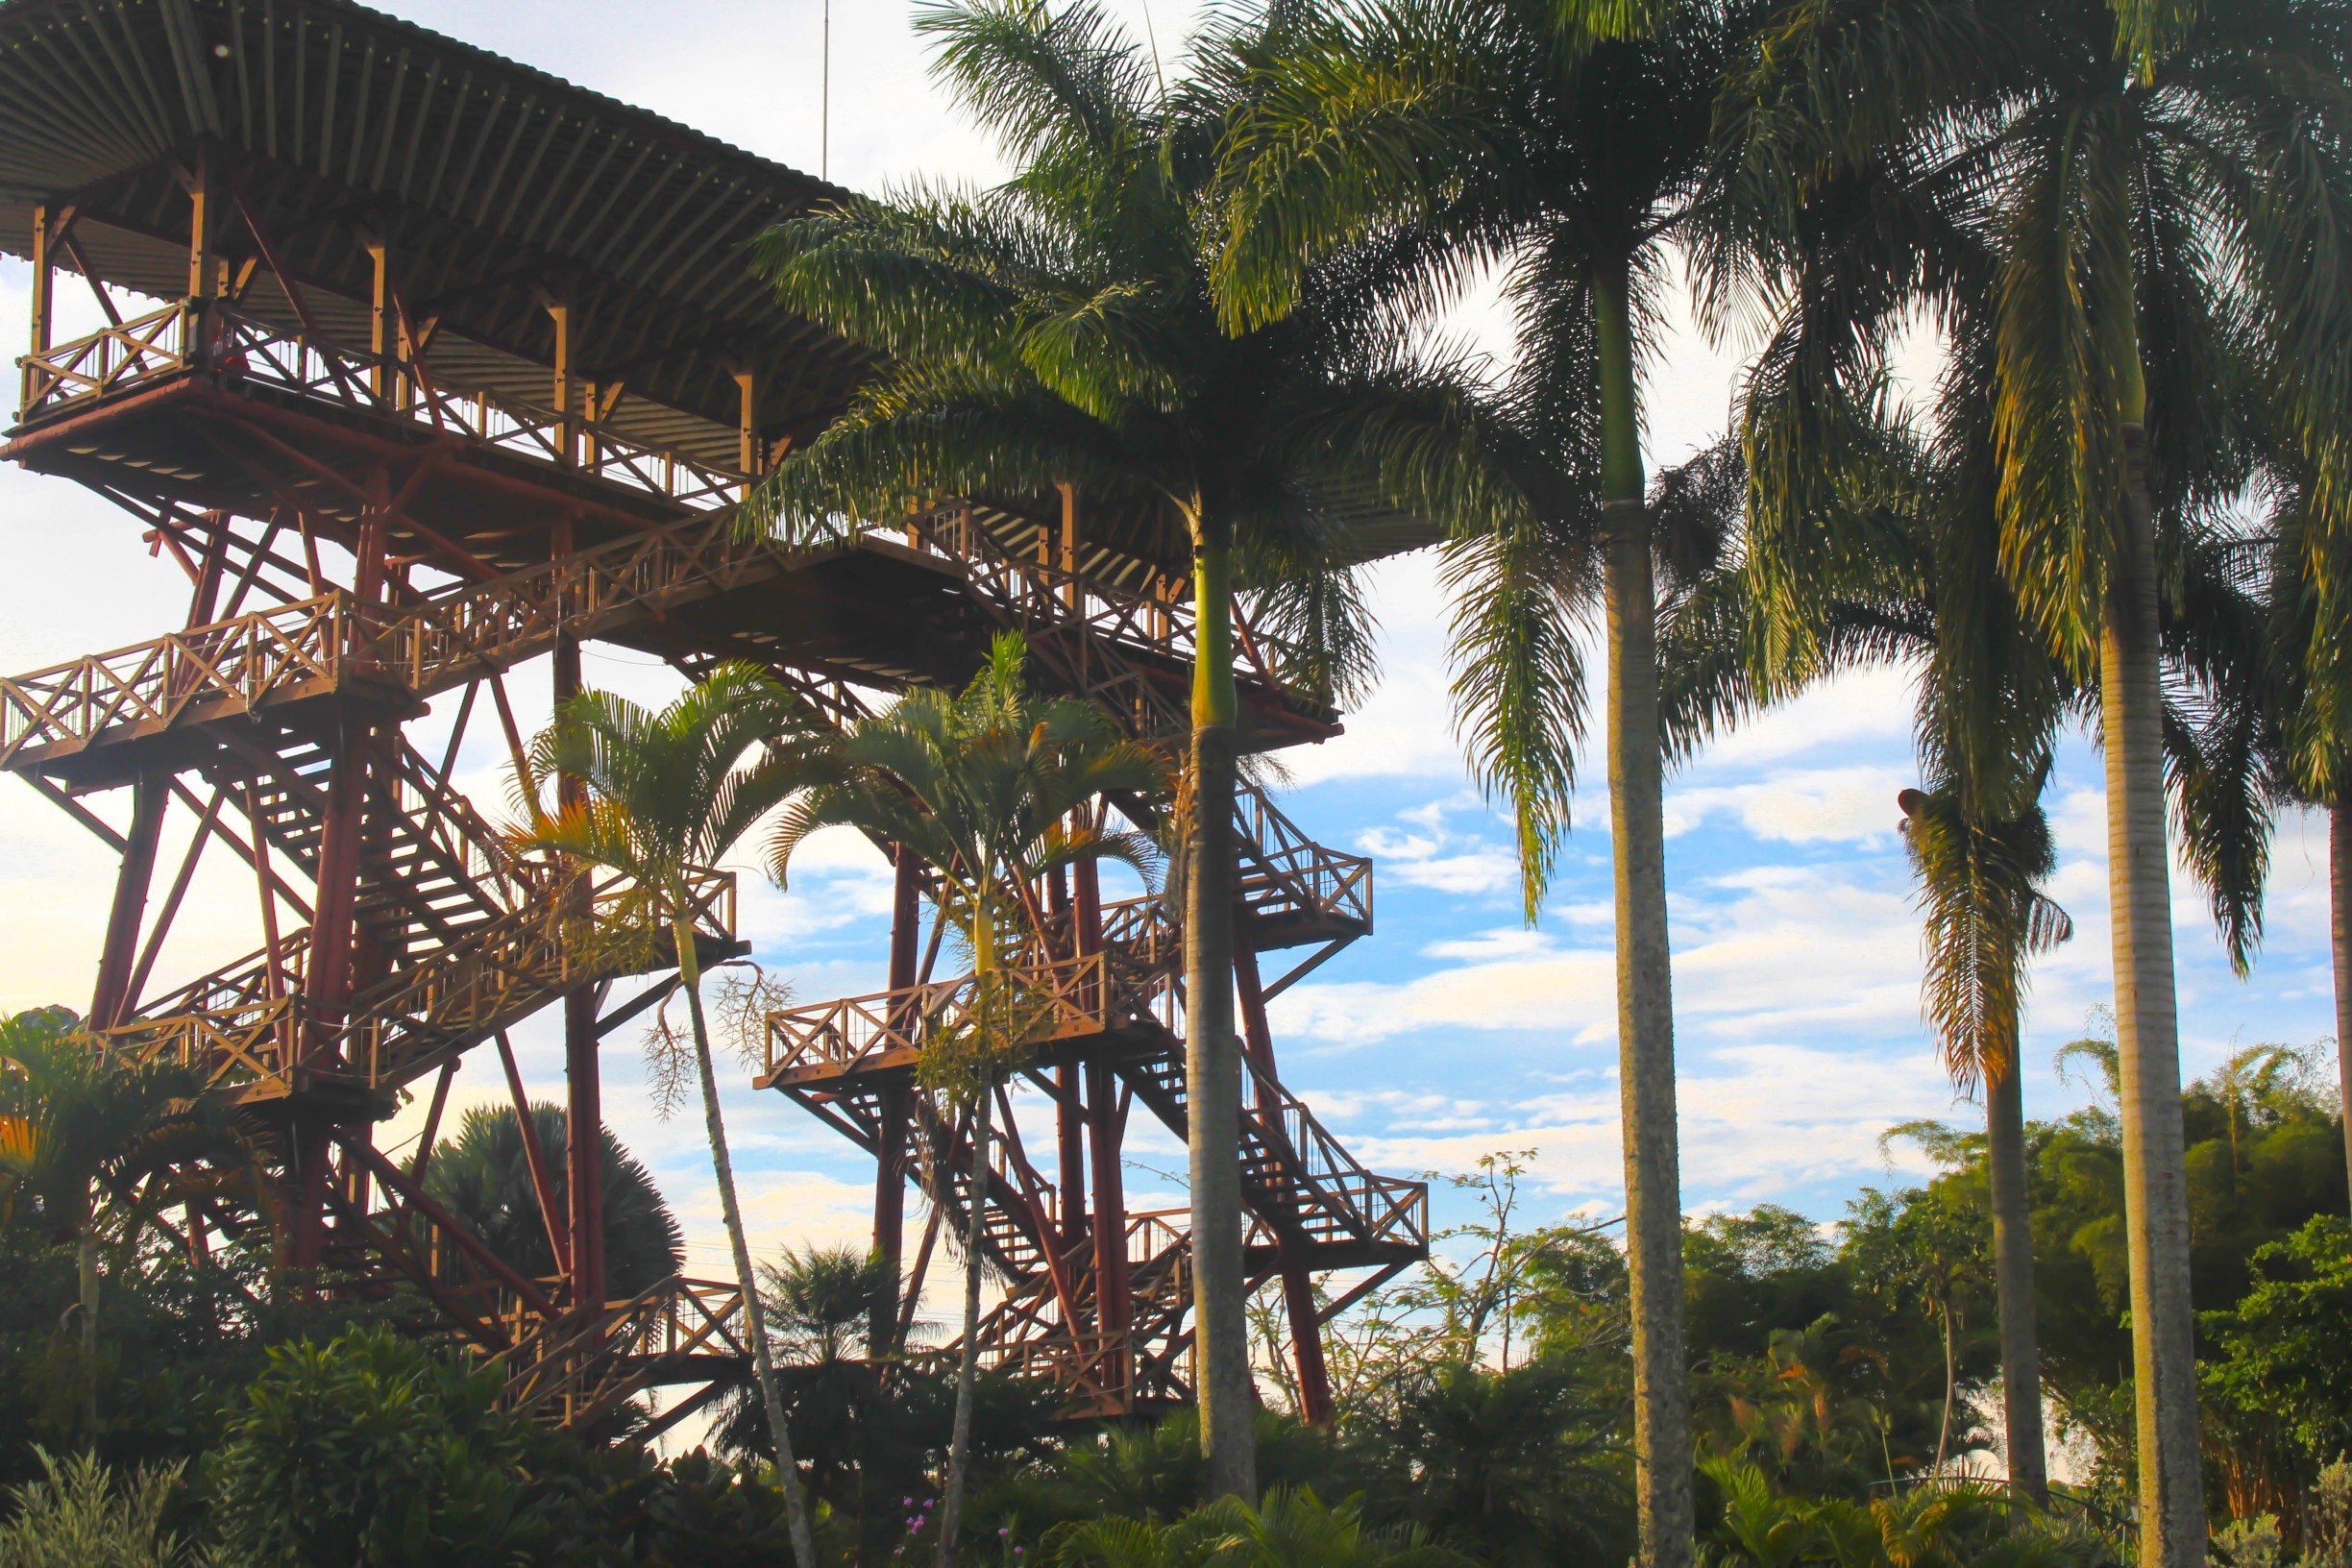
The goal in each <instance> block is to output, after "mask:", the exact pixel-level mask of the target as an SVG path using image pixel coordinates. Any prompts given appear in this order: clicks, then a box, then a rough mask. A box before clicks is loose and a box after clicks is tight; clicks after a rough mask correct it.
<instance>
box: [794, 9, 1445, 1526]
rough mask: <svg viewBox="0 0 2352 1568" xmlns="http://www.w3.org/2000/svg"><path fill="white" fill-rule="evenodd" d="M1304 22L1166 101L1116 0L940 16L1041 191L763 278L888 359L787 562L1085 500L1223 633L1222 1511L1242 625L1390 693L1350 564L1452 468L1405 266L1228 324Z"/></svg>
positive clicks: (977, 197)
mask: <svg viewBox="0 0 2352 1568" xmlns="http://www.w3.org/2000/svg"><path fill="white" fill-rule="evenodd" d="M1299 9H1301V8H1299V7H1296V6H1294V5H1288V4H1284V5H1277V6H1275V7H1272V8H1270V10H1269V11H1268V12H1267V13H1266V14H1265V15H1264V16H1262V17H1258V18H1245V17H1242V16H1241V15H1240V13H1239V12H1233V13H1228V14H1227V15H1226V17H1225V18H1224V19H1222V20H1213V22H1212V24H1211V26H1209V27H1208V28H1207V29H1206V30H1205V31H1204V32H1203V33H1202V34H1201V35H1200V36H1199V37H1196V38H1195V39H1194V41H1193V44H1192V69H1191V70H1190V71H1189V72H1188V74H1186V75H1184V76H1183V77H1181V78H1180V79H1179V80H1176V81H1172V82H1169V83H1167V84H1166V85H1165V87H1164V90H1163V86H1162V81H1161V76H1160V72H1159V70H1158V67H1157V65H1156V63H1155V59H1154V57H1153V56H1152V55H1150V54H1148V53H1147V52H1146V51H1145V50H1143V49H1141V48H1139V47H1138V46H1137V45H1136V44H1135V43H1134V42H1133V41H1131V40H1130V39H1128V38H1126V37H1124V36H1122V35H1121V34H1119V33H1118V32H1117V31H1116V30H1115V28H1114V27H1112V26H1111V25H1110V24H1109V23H1108V22H1107V21H1106V19H1105V17H1104V15H1103V12H1102V10H1101V7H1100V6H1099V5H1098V4H1095V3H1093V0H1078V3H1074V4H1068V5H1064V6H1059V7H1054V8H1049V7H1048V6H1047V5H1045V4H1044V3H1043V0H962V3H953V4H950V3H926V4H922V5H919V6H918V8H917V11H916V26H917V28H918V30H919V31H920V32H922V33H924V34H926V35H927V36H928V37H930V38H932V39H933V40H934V41H935V43H936V45H937V47H938V55H937V60H936V65H935V69H936V71H937V73H938V74H939V76H940V77H941V78H942V79H943V81H944V82H945V83H946V85H947V86H948V87H949V88H950V90H951V91H952V92H953V94H954V96H955V97H956V98H957V99H958V101H959V102H960V103H961V104H962V105H963V106H964V107H965V108H966V109H967V110H969V111H970V112H971V113H972V114H973V115H974V117H975V118H977V119H978V120H979V121H980V123H981V124H982V125H983V126H984V127H985V128H987V129H988V130H989V131H990V132H992V133H993V134H994V135H995V136H996V138H997V140H998V142H999V144H1000V145H1001V146H1002V147H1003V149H1004V150H1005V152H1006V153H1007V155H1008V156H1009V158H1010V159H1011V161H1012V162H1013V163H1014V165H1015V167H1016V168H1017V171H1018V172H1017V174H1016V175H1015V176H1014V178H1013V179H1012V180H1011V181H1010V182H1008V183H1007V184H1003V185H1001V186H998V187H996V188H993V189H991V190H988V191H985V192H979V193H969V192H961V191H952V190H942V189H938V188H933V187H911V188H907V189H903V190H900V191H897V192H895V193H894V194H892V195H891V196H890V197H889V198H887V199H884V200H877V201H857V200H852V201H847V202H845V203H843V204H842V205H839V206H836V207H831V208H823V209H821V210H819V211H816V212H814V213H811V214H809V215H806V216H803V217H799V218H796V219H793V220H790V221H788V222H786V223H784V224H782V225H780V226H778V227H777V228H776V229H774V230H773V231H772V232H771V233H769V234H768V235H767V236H765V238H764V240H763V243H762V247H761V251H760V261H761V265H762V268H763V270H764V272H765V273H766V275H767V277H768V278H769V279H770V281H771V282H772V284H773V286H774V288H775V290H776V292H777V294H778V296H779V297H780V298H781V299H782V300H783V301H784V302H785V303H786V304H787V305H789V306H791V307H792V308H793V309H795V310H796V311H798V312H799V313H801V314H802V315H805V316H807V317H809V318H811V319H813V320H816V321H819V322H821V323H823V324H824V325H825V326H827V327H830V328H832V329H833V330H835V331H839V332H841V333H842V334H843V335H845V337H847V338H849V339H850V340H852V341H853V342H856V343H858V344H860V345H863V346H866V347H868V348H870V349H871V350H873V351H875V353H876V355H877V357H878V359H879V360H880V364H879V365H878V368H876V369H875V370H874V372H873V373H872V375H871V377H870V380H868V381H867V383H866V384H865V385H864V387H863V388H862V389H861V390H860V391H858V392H857V393H856V394H855V395H854V396H853V397H852V398H851V400H850V404H849V407H848V409H847V411H846V412H845V414H844V416H843V417H842V418H841V419H839V420H838V421H836V422H835V423H834V424H833V425H832V426H831V427H829V428H828V429H826V430H825V431H824V432H823V433H821V435H820V436H818V437H817V438H816V439H815V440H813V441H812V442H810V443H809V444H808V445H807V446H805V447H803V448H801V449H800V450H799V451H798V452H796V453H795V454H794V455H793V457H792V458H791V459H790V460H789V461H787V462H786V463H784V464H783V465H781V467H780V468H779V470H778V472H777V473H776V474H775V475H774V476H773V478H772V479H771V480H770V481H769V483H768V484H767V485H766V486H765V488H764V490H763V492H762V494H761V497H760V505H759V506H758V507H756V508H754V510H755V513H757V514H758V515H762V516H765V517H767V518H769V519H770V520H772V525H773V527H774V528H775V529H776V531H777V532H778V533H779V534H780V535H781V536H782V537H783V538H785V539H786V540H787V541H788V542H801V541H809V540H814V539H822V538H827V537H831V536H834V535H835V534H836V533H837V532H838V531H839V530H840V529H841V528H843V527H859V526H865V525H867V524H877V525H883V526H895V525H896V524H897V522H898V521H899V520H900V519H902V518H903V517H905V516H906V515H908V514H909V513H910V512H915V511H919V510H921V509H923V508H926V507H930V506H933V505H936V504H939V503H940V502H943V501H944V500H948V499H951V498H954V497H957V496H980V497H984V498H985V497H989V496H996V497H1000V498H1021V497H1035V496H1038V495H1040V494H1047V493H1050V492H1051V490H1052V489H1053V487H1055V486H1057V485H1064V484H1067V485H1071V486H1073V487H1075V490H1076V491H1077V493H1079V494H1080V495H1082V496H1083V497H1084V498H1085V500H1086V503H1087V504H1089V505H1090V506H1099V507H1102V508H1104V509H1106V510H1110V509H1116V510H1117V511H1118V512H1120V513H1121V514H1122V515H1133V516H1139V517H1143V518H1147V519H1149V520H1151V521H1152V523H1153V524H1154V525H1156V526H1157V527H1160V528H1161V529H1162V530H1163V532H1164V536H1167V537H1169V538H1171V539H1172V540H1174V541H1181V543H1182V545H1183V546H1184V547H1188V550H1189V553H1190V559H1191V581H1190V588H1191V600H1192V611H1193V616H1194V623H1195V626H1196V637H1195V648H1194V660H1193V669H1192V690H1191V711H1190V735H1189V741H1188V758H1187V761H1188V772H1189V775H1190V779H1191V784H1190V788H1189V790H1188V793H1187V795H1186V796H1185V798H1186V800H1187V802H1188V806H1187V809H1186V812H1185V815H1184V820H1183V830H1182V832H1181V834H1180V835H1179V837H1180V839H1181V841H1182V842H1181V846H1180V850H1181V858H1182V862H1183V864H1184V865H1185V866H1186V867H1188V874H1187V875H1186V876H1185V878H1184V941H1185V952H1186V961H1185V962H1186V976H1187V978H1186V991H1187V996H1188V1011H1187V1041H1186V1052H1187V1060H1188V1072H1189V1075H1190V1083H1191V1106H1192V1110H1191V1113H1190V1115H1189V1120H1188V1128H1189V1131H1188V1141H1189V1143H1190V1154H1191V1159H1190V1178H1191V1203H1192V1245H1193V1259H1194V1270H1195V1272H1194V1303H1195V1309H1194V1310H1195V1324H1194V1329H1195V1336H1196V1343H1197V1344H1198V1345H1199V1347H1200V1366H1201V1370H1200V1378H1199V1391H1200V1399H1201V1403H1202V1405H1203V1407H1204V1409H1205V1410H1206V1412H1207V1414H1206V1418H1205V1419H1204V1421H1203V1422H1202V1428H1201V1432H1202V1441H1203V1444H1204V1446H1205V1447H1206V1448H1207V1450H1208V1451H1209V1454H1210V1456H1211V1474H1212V1485H1213V1489H1214V1490H1216V1491H1218V1492H1228V1493H1235V1494H1237V1495H1240V1496H1243V1497H1251V1496H1255V1495H1256V1491H1255V1486H1254V1483H1253V1481H1252V1474H1253V1464H1252V1444H1253V1440H1254V1439H1253V1434H1252V1417H1251V1408H1252V1399H1253V1390H1252V1385H1251V1374H1250V1366H1249V1328H1248V1321H1247V1316H1246V1291H1245V1289H1244V1285H1245V1283H1246V1282H1245V1280H1244V1277H1243V1273H1242V1264H1241V1197H1240V1165H1239V1141H1238V1139H1239V1115H1240V1092H1241V1070H1240V1058H1239V1055H1238V1047H1237V1043H1236V1036H1235V1033H1234V1017H1233V981H1232V954H1233V912H1234V898H1233V888H1232V882H1231V876H1232V872H1231V868H1232V864H1233V845H1232V843H1231V820H1232V810H1231V798H1232V795H1233V790H1234V783H1235V773H1236V759H1237V747H1238V745H1239V744H1240V742H1241V740H1242V737H1240V736H1239V734H1238V732H1237V724H1238V723H1239V720H1240V714H1239V710H1238V706H1237V692H1236V688H1235V683H1234V677H1233V665H1232V656H1233V628H1232V625H1231V617H1230V605H1231V603H1232V601H1233V599H1234V597H1235V595H1236V594H1237V592H1238V593H1241V594H1243V595H1244V596H1245V597H1247V598H1249V599H1251V600H1254V602H1255V605H1256V609H1257V613H1258V616H1259V619H1260V622H1261V625H1262V626H1264V627H1266V628H1267V629H1270V630H1272V631H1273V632H1275V633H1276V634H1278V635H1279V636H1280V637H1282V638H1283V639H1284V640H1286V641H1287V642H1288V643H1289V644H1291V645H1292V646H1291V650H1290V652H1289V653H1288V654H1286V658H1285V670H1284V678H1285V679H1286V680H1287V681H1290V682H1292V683H1294V684H1296V685H1297V686H1299V687H1301V688H1303V689H1304V690H1305V692H1306V694H1307V695H1309V696H1311V697H1315V698H1322V699H1325V700H1342V699H1344V698H1347V697H1348V696H1350V695H1351V693H1352V692H1354V691H1355V690H1357V689H1358V688H1359V687H1360V683H1361V681H1362V679H1363V678H1364V677H1365V676H1366V675H1367V674H1368V673H1369V657H1368V649H1369V646H1370V645H1369V642H1368V640H1367V637H1366V630H1367V624H1366V621H1365V619H1364V616H1363V613H1362V607H1361V605H1360V601H1359V600H1358V597H1357V594H1356V589H1355V585H1354V581H1353V579H1352V577H1351V576H1350V575H1349V573H1348V571H1347V570H1346V567H1347V563H1348V562H1350V561H1351V560H1353V559H1354V558H1355V557H1356V556H1357V554H1358V553H1360V552H1361V551H1363V550H1364V549H1365V548H1367V547H1365V546H1364V545H1363V544H1362V541H1361V538H1360V535H1358V534H1357V533H1356V532H1355V531H1354V529H1353V525H1354V523H1355V522H1356V521H1357V520H1358V519H1359V518H1360V517H1362V516H1364V515H1366V514H1367V513H1368V514H1371V515H1374V516H1377V517H1379V518H1381V519H1382V520H1384V521H1389V522H1393V521H1396V520H1395V519H1394V518H1393V516H1392V515H1391V514H1390V513H1388V512H1387V511H1386V509H1385V508H1384V506H1383V505H1381V504H1380V503H1379V502H1378V500H1377V498H1378V497H1379V496H1381V495H1382V494H1383V493H1384V492H1383V489H1382V486H1381V485H1380V483H1379V482H1378V478H1377V471H1378V469H1379V468H1380V466H1381V462H1382V455H1383V453H1385V454H1386V455H1387V458H1388V460H1390V461H1392V462H1396V463H1402V464H1405V465H1406V466H1409V467H1410V466H1416V465H1426V464H1437V465H1442V464H1443V463H1444V462H1445V460H1446V458H1447V455H1448V449H1447V448H1446V446H1445V443H1444V442H1443V440H1442V439H1439V440H1434V441H1430V440H1425V439H1423V438H1424V437H1426V436H1427V435H1428V434H1429V431H1428V429H1427V428H1426V426H1425V425H1424V424H1423V423H1422V421H1421V418H1420V414H1419V408H1420V405H1419V404H1417V403H1415V402H1414V401H1413V399H1412V398H1411V397H1409V396H1408V395H1406V394H1408V393H1409V391H1410V390H1411V389H1412V387H1413V386H1414V385H1415V384H1416V377H1415V373H1414V371H1413V368H1412V367H1411V366H1409V365H1408V364H1405V363H1402V362H1400V361H1399V360H1398V359H1397V358H1396V356H1395V355H1393V353H1392V352H1391V340H1390V338H1389V336H1388V334H1386V333H1384V331H1382V330H1381V329H1382V327H1383V325H1384V317H1383V316H1382V314H1381V312H1380V309H1379V308H1378V306H1380V304H1381V302H1382V301H1383V299H1384V292H1385V291H1384V285H1385V283H1386V282H1387V280H1388V279H1389V278H1390V277H1391V276H1392V275H1394V274H1396V273H1398V272H1399V271H1400V270H1403V271H1409V270H1410V269H1409V267H1406V266H1405V265H1404V263H1403V262H1402V261H1401V260H1400V259H1399V257H1398V256H1397V255H1395V254H1391V252H1389V251H1381V252H1378V253H1377V254H1351V255H1349V256H1347V257H1342V258H1339V259H1337V260H1335V262H1333V263H1332V264H1329V265H1326V266H1321V267H1318V268H1315V269H1311V276H1310V278H1309V280H1308V281H1307V282H1306V283H1305V284H1304V285H1303V287H1302V290H1301V306H1300V308H1298V309H1296V310H1295V311H1293V312H1292V313H1291V314H1290V315H1289V316H1288V318H1287V319H1286V321H1284V322H1283V323H1282V324H1280V325H1279V326H1273V327H1269V328H1267V329H1264V330H1260V331H1243V332H1239V333H1229V332H1228V331H1225V329H1224V327H1223V326H1222V325H1220V323H1219V321H1218V319H1217V316H1216V312H1215V310H1214V308H1213V305H1212V302H1211V297H1210V290H1209V279H1208V276H1207V266H1206V260H1205V258H1206V257H1208V256H1209V255H1210V254H1211V252H1212V251H1213V247H1214V243H1215V237H1216V225H1217V216H1216V210H1215V208H1214V207H1213V203H1212V202H1211V201H1210V200H1209V192H1210V187H1211V184H1212V177H1213V172H1214V157H1215V149H1216V145H1217V138H1218V135H1219V133H1220V130H1221V128H1222V126H1223V125H1224V123H1225V120H1226V118H1227V117H1228V115H1229V113H1230V112H1231V110H1232V107H1233V103H1234V100H1235V95H1236V93H1237V92H1238V91H1240V90H1242V88H1243V86H1244V84H1245V83H1246V80H1247V72H1246V69H1245V66H1246V62H1247V61H1249V60H1251V59H1253V58H1256V57H1257V56H1258V55H1260V54H1262V53H1263V52H1264V51H1265V50H1266V49H1268V48H1270V47H1273V46H1274V43H1275V41H1276V40H1278V39H1279V37H1281V36H1282V35H1283V33H1284V31H1285V29H1286V28H1287V27H1288V26H1290V25H1291V15H1290V13H1291V12H1294V11H1297V10H1299Z"/></svg>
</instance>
